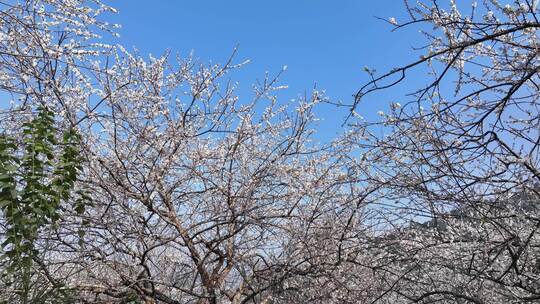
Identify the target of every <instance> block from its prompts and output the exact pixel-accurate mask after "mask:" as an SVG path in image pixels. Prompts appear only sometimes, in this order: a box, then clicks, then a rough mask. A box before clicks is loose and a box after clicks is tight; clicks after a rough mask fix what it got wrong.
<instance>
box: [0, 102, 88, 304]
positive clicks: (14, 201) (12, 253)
mask: <svg viewBox="0 0 540 304" xmlns="http://www.w3.org/2000/svg"><path fill="white" fill-rule="evenodd" d="M79 142H80V137H79V135H78V133H77V132H76V130H75V129H73V128H69V129H68V130H66V131H65V132H63V133H61V132H60V131H59V130H58V129H57V128H56V127H55V120H54V113H53V112H51V111H50V110H48V109H46V108H44V107H40V108H38V109H37V116H36V117H35V118H34V119H33V120H32V121H30V122H27V123H25V124H24V125H23V128H22V134H20V135H19V136H16V138H11V137H8V136H5V135H0V210H1V211H2V216H3V222H4V225H5V238H4V240H3V243H2V252H3V256H2V262H3V264H4V271H5V273H4V274H2V275H3V277H4V278H7V277H11V278H12V279H11V281H12V282H9V284H16V285H18V287H17V288H16V289H17V290H18V293H19V295H20V298H21V302H22V303H28V298H29V292H30V288H31V286H30V284H31V276H32V272H33V271H34V270H33V266H34V261H35V260H36V259H37V258H38V255H39V253H38V252H37V250H36V248H35V242H36V240H37V239H38V237H39V233H40V231H42V230H44V229H54V227H55V226H56V224H57V223H58V221H59V220H60V218H61V217H62V208H61V203H62V202H67V203H68V204H71V207H72V208H73V209H74V210H75V211H76V212H77V213H80V214H81V213H83V212H84V208H85V204H86V201H87V199H88V196H87V195H86V194H85V193H84V192H83V191H75V183H76V181H77V174H78V172H79V171H80V170H81V169H82V168H81V163H82V160H81V157H80V153H79ZM72 200H73V202H71V201H72ZM81 235H82V233H81Z"/></svg>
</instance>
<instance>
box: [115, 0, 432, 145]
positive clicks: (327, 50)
mask: <svg viewBox="0 0 540 304" xmlns="http://www.w3.org/2000/svg"><path fill="white" fill-rule="evenodd" d="M148 3H149V2H146V1H133V0H117V1H114V2H111V4H112V5H113V6H114V7H115V8H117V9H118V10H119V13H118V14H117V15H115V16H112V18H110V19H111V20H110V21H112V22H114V23H120V24H121V25H122V29H120V30H119V33H120V35H121V37H120V41H119V43H121V44H123V45H125V46H126V47H128V48H131V47H136V48H137V49H138V50H139V52H140V53H141V54H146V53H152V54H154V55H159V54H161V53H163V51H165V50H170V51H172V52H173V53H179V54H180V55H184V56H186V55H188V54H189V53H190V52H191V51H193V52H194V54H195V57H196V58H199V59H200V60H202V61H204V62H209V61H212V62H223V61H225V60H226V59H227V58H228V56H229V55H230V54H231V52H232V50H233V48H234V47H235V46H236V45H239V49H238V55H237V61H238V62H240V61H243V60H245V59H250V60H251V63H250V64H249V65H247V66H245V67H244V68H242V69H241V70H240V71H238V72H237V73H235V74H234V75H232V76H231V77H232V79H233V80H234V81H238V82H239V83H240V90H239V94H240V97H241V98H242V97H243V96H248V95H249V93H248V92H249V90H250V88H251V84H252V83H253V82H254V81H256V80H257V79H262V78H263V77H264V73H265V71H269V72H270V73H277V72H279V71H280V69H281V68H282V67H283V66H284V65H287V66H288V69H287V71H286V73H285V74H284V76H283V77H282V78H281V79H282V83H283V84H287V85H288V86H289V89H288V91H287V92H286V93H282V95H281V96H283V98H287V99H290V98H295V97H297V96H298V95H299V94H303V93H304V92H305V91H307V92H309V91H310V90H311V89H312V88H313V87H314V86H315V84H316V86H317V88H318V89H320V90H325V91H326V93H327V96H328V97H329V98H330V99H332V100H334V101H337V100H343V101H344V102H350V101H352V94H354V93H355V91H356V90H357V89H358V88H359V87H360V86H361V85H362V84H363V83H365V81H366V80H367V75H366V73H365V72H363V67H364V66H366V65H367V66H369V67H371V68H375V69H377V70H378V71H380V72H383V71H385V70H388V69H391V68H392V67H394V66H396V65H401V64H405V63H407V62H409V61H411V60H413V59H416V58H418V57H417V56H418V55H417V54H414V53H412V52H411V47H413V46H420V45H421V43H422V40H421V36H420V35H419V34H418V31H417V29H412V30H411V29H407V30H403V31H399V32H391V29H392V27H391V26H390V25H389V24H388V23H386V22H384V21H381V20H378V19H377V18H375V16H378V17H382V18H388V17H395V18H396V19H397V20H398V21H400V20H405V19H406V13H405V10H404V6H403V2H402V1H397V0H379V1H367V0H339V1H329V0H294V1H291V0H273V1H253V0H230V1H222V0H192V1H184V0H177V1H175V0H154V1H151V2H150V3H151V5H149V4H148ZM401 89H403V88H401ZM393 94H398V95H399V91H396V90H394V91H387V92H384V93H381V94H379V95H377V96H375V97H373V98H372V99H370V100H369V101H368V102H366V103H363V104H362V105H361V107H360V108H359V112H360V113H361V114H362V115H363V116H364V117H366V118H371V119H375V118H376V112H377V111H379V110H384V109H385V108H387V104H388V102H389V101H390V100H393V98H394V97H395V96H394V95H393ZM344 114H345V111H341V112H340V111H337V110H335V109H334V108H332V107H330V106H322V107H321V108H320V109H319V111H318V116H319V118H321V119H323V120H324V121H323V122H322V123H321V124H320V127H319V128H320V130H319V132H320V133H321V134H322V135H323V136H331V135H332V134H334V133H336V132H338V131H339V128H340V125H341V122H342V120H343V116H344Z"/></svg>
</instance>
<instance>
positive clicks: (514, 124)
mask: <svg viewBox="0 0 540 304" xmlns="http://www.w3.org/2000/svg"><path fill="white" fill-rule="evenodd" d="M405 4H406V7H407V11H408V13H409V16H410V20H409V21H405V22H400V23H397V22H391V24H392V26H393V27H394V29H395V30H400V29H401V28H403V27H414V26H418V27H420V29H421V31H422V32H423V34H424V36H425V37H426V39H427V43H425V44H424V45H425V47H424V48H421V49H420V52H421V56H420V59H418V60H417V61H415V62H412V63H410V64H408V65H404V66H402V67H398V68H395V69H393V70H391V71H389V72H388V73H386V74H382V75H380V76H379V75H375V74H374V73H371V77H372V80H371V81H369V82H368V83H367V84H366V85H364V86H363V87H362V88H361V89H360V90H359V91H358V93H357V94H356V99H355V102H354V104H353V109H355V108H356V107H359V106H360V105H361V103H362V102H366V99H368V98H369V96H372V95H373V94H375V93H376V92H377V91H379V90H384V89H387V88H389V87H398V86H400V85H401V84H402V83H406V82H407V80H408V77H407V76H408V75H409V74H411V73H422V72H424V71H427V72H426V77H425V79H426V83H425V86H422V87H419V88H418V89H417V90H414V91H413V92H411V93H410V94H408V95H407V96H406V97H405V99H404V100H403V101H401V104H403V105H401V104H399V103H394V104H393V105H392V108H391V111H390V113H388V114H384V113H381V114H382V115H383V121H382V122H381V123H379V124H371V125H370V124H368V123H365V122H358V125H359V126H361V131H364V130H365V128H366V127H367V128H368V129H369V128H371V129H372V130H373V128H375V127H377V126H382V127H383V128H384V130H385V133H386V135H385V136H384V137H381V136H378V135H375V134H377V133H375V132H372V133H368V134H367V137H368V139H367V140H366V141H363V142H360V143H359V146H360V147H361V148H362V149H363V150H364V151H366V153H365V154H364V157H365V160H366V161H368V162H370V163H371V164H372V166H371V167H370V168H369V171H367V172H365V173H366V179H367V180H369V182H370V183H371V184H372V185H373V187H376V186H375V185H379V187H378V191H377V192H376V193H375V194H376V196H375V197H374V198H373V199H372V200H373V201H375V202H376V205H378V206H379V207H378V210H379V211H380V218H383V219H384V220H385V221H386V222H387V223H388V224H387V227H393V228H392V229H391V231H386V232H383V233H382V234H383V235H386V237H383V236H381V237H380V238H379V242H380V243H381V246H383V245H384V244H385V241H383V240H386V242H387V246H388V247H387V248H388V249H390V250H386V251H383V252H381V253H380V254H376V255H374V257H375V259H374V263H371V268H372V269H374V271H376V272H378V273H379V275H380V277H381V280H383V281H384V285H386V287H385V288H383V289H382V290H383V295H384V296H381V297H380V298H378V301H379V302H389V303H400V302H404V303H409V302H414V303H432V302H437V301H439V302H444V303H509V302H520V303H522V302H534V301H538V299H540V289H539V288H540V286H539V285H538V282H539V272H538V265H539V264H538V262H539V255H538V253H539V251H538V246H539V245H540V243H539V240H540V238H539V236H538V227H539V225H540V217H539V215H540V213H539V209H538V199H539V194H540V193H539V192H538V191H539V188H538V183H539V182H540V174H539V172H540V171H539V170H540V168H539V161H540V159H539V143H540V133H539V128H538V126H539V123H540V121H539V118H540V116H539V115H538V113H539V111H538V109H539V108H538V107H539V103H538V100H539V81H540V79H539V71H540V61H539V58H540V57H539V56H538V51H539V39H538V30H539V29H540V23H539V21H538V13H539V11H538V1H529V0H524V1H504V2H503V1H496V0H494V1H478V2H476V1H475V2H472V3H471V5H470V7H468V8H465V9H464V8H463V7H462V8H461V9H459V8H458V2H457V1H449V2H445V3H443V2H442V1H419V2H418V3H417V4H416V5H413V4H411V3H408V1H406V2H405ZM460 4H461V3H460ZM375 209H376V208H375ZM415 223H420V224H415Z"/></svg>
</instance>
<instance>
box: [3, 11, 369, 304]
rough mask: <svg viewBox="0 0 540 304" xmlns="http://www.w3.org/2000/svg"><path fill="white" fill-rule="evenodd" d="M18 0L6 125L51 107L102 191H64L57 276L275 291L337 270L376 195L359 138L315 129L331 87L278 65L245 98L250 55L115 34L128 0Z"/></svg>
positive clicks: (76, 289) (40, 247) (159, 287)
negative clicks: (73, 203) (365, 191)
mask: <svg viewBox="0 0 540 304" xmlns="http://www.w3.org/2000/svg"><path fill="white" fill-rule="evenodd" d="M2 5H3V7H2V8H3V10H2V18H3V20H4V21H3V22H2V23H1V24H0V26H1V32H2V33H3V34H4V36H3V37H2V38H3V40H2V42H3V43H2V45H0V52H1V53H2V54H3V57H2V58H1V59H0V66H1V71H2V73H3V74H2V78H1V80H2V83H1V87H2V89H3V91H4V92H7V93H8V94H10V96H11V97H12V99H13V102H12V103H11V104H9V105H6V106H5V107H2V112H1V114H0V115H1V116H2V119H1V122H0V125H1V130H2V132H3V133H5V134H6V135H10V136H16V135H17V134H18V133H17V131H18V130H19V129H20V127H21V124H22V123H23V122H24V121H26V120H30V119H31V117H32V115H31V113H32V110H33V109H36V108H37V107H40V106H43V107H46V108H47V109H49V110H50V111H52V113H53V114H54V115H55V117H56V120H55V121H54V125H55V126H56V127H58V128H59V129H61V128H75V129H77V130H78V132H79V134H81V138H80V140H79V143H80V146H79V149H80V153H81V155H82V156H83V158H84V163H83V165H84V166H83V168H82V170H81V172H79V176H78V179H77V182H76V187H85V188H86V189H91V190H92V191H91V192H90V197H91V201H92V204H91V205H90V206H86V208H85V209H84V210H83V212H82V213H81V212H74V211H72V210H71V209H70V208H68V206H69V203H70V202H69V201H66V202H63V203H62V204H61V206H60V208H61V210H62V216H61V217H60V218H59V219H58V221H57V223H56V227H54V228H51V229H42V230H41V231H40V233H39V234H38V235H36V236H35V237H34V239H33V240H34V242H35V244H36V250H37V251H39V252H38V253H36V254H39V256H40V257H41V258H40V266H41V267H42V268H43V269H44V272H45V273H47V276H46V279H45V281H44V282H40V283H41V284H44V285H45V286H47V285H49V286H50V287H51V289H52V288H54V287H55V284H56V282H61V285H62V290H65V291H67V292H69V294H70V297H71V299H73V301H75V302H82V303H248V302H252V303H271V302H273V301H274V300H273V299H274V298H279V294H281V293H279V291H282V292H285V293H296V292H297V290H296V287H295V286H294V285H293V284H292V283H291V284H292V285H291V286H290V287H288V284H289V283H288V282H292V281H293V280H299V278H300V277H309V276H317V274H318V273H322V272H327V270H326V269H327V268H328V267H330V266H331V265H332V264H333V263H334V262H333V261H331V262H330V261H327V262H324V263H322V262H323V261H324V260H325V259H327V258H326V257H325V255H327V254H328V255H330V256H331V254H333V253H335V252H338V254H339V252H340V251H341V249H339V250H338V249H335V246H334V244H335V243H342V242H344V241H345V240H348V239H350V238H352V235H350V233H348V231H352V229H353V227H356V224H355V222H354V221H356V218H357V213H358V212H359V209H360V208H361V203H358V202H356V201H355V197H357V196H358V191H359V189H360V188H359V187H356V186H354V178H353V174H351V173H350V172H349V170H348V169H347V166H346V164H347V162H348V161H350V160H351V157H350V156H349V155H348V152H349V151H350V149H351V148H352V147H351V146H349V145H348V142H345V141H343V140H342V139H339V138H338V139H336V140H334V141H332V142H331V143H328V144H317V143H315V142H314V140H313V138H312V136H313V133H314V132H315V129H314V126H315V123H316V120H315V118H314V116H313V113H312V109H313V107H314V106H315V105H316V104H317V103H319V102H321V101H322V100H324V99H325V97H324V96H322V95H321V94H320V93H319V92H316V91H314V92H313V93H312V94H311V95H308V96H306V97H305V98H303V99H302V100H301V101H300V102H296V103H293V104H287V103H284V102H282V101H279V100H278V99H277V97H276V96H275V91H276V90H279V89H281V87H280V86H279V85H278V83H277V81H278V79H277V77H275V78H273V77H266V78H265V79H264V80H263V81H262V82H261V83H259V85H257V86H256V87H254V95H253V99H252V100H251V101H240V100H239V98H238V96H237V95H236V94H235V87H234V85H232V84H231V82H229V81H228V80H226V78H225V77H227V75H228V73H229V72H230V71H231V70H234V69H235V68H237V67H238V66H240V65H241V64H240V65H238V64H234V63H233V58H232V57H231V60H229V61H228V62H226V63H225V64H223V65H211V66H206V65H203V64H200V63H198V62H196V61H195V60H193V59H191V58H188V59H181V58H179V59H178V60H176V62H174V60H173V59H172V58H171V56H170V55H169V54H165V55H164V56H161V57H158V58H154V57H150V58H149V59H144V58H143V57H141V56H139V55H137V54H133V53H131V52H129V51H127V50H125V49H124V48H122V47H121V46H107V45H104V44H101V43H100V36H99V35H100V34H107V33H109V32H111V30H112V29H113V27H112V26H109V25H108V24H107V23H106V22H102V21H100V15H101V14H103V13H106V12H114V9H112V8H110V7H108V6H106V5H104V4H103V3H101V2H99V1H84V0H80V1H71V0H70V1H67V0H58V1H39V0H35V1H34V0H29V1H22V2H21V3H2ZM278 76H279V75H278ZM348 136H349V137H351V136H354V135H352V134H350V135H348ZM353 219H354V221H353ZM2 224H3V225H2V226H1V227H2V229H6V227H8V225H6V223H2ZM5 231H6V230H2V233H4V232H5ZM81 231H82V232H84V233H80V232H81ZM2 237H5V236H4V234H2ZM306 246H323V247H322V248H321V249H323V248H324V250H325V251H319V250H308V249H309V248H307V247H306ZM328 269H330V268H328ZM2 288H3V290H4V291H5V292H4V293H3V294H4V295H8V294H12V293H16V292H17V291H16V290H13V287H12V286H9V285H4V286H2ZM295 290H296V291H295ZM313 297H314V298H320V299H323V298H325V297H328V295H327V294H321V295H320V296H313ZM0 300H1V301H13V300H12V299H11V298H7V297H4V296H2V298H0ZM47 301H49V302H51V301H52V302H54V301H55V299H49V300H47ZM47 301H44V303H46V302H47Z"/></svg>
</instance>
